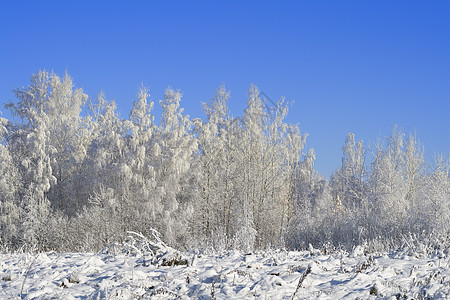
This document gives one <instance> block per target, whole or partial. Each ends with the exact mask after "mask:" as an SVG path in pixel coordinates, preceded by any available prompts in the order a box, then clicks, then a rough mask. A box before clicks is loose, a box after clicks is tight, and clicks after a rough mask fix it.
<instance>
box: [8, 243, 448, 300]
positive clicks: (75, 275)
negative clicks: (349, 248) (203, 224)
mask: <svg viewBox="0 0 450 300" xmlns="http://www.w3.org/2000/svg"><path fill="white" fill-rule="evenodd" d="M184 256H185V257H187V258H188V264H187V265H180V266H162V265H161V264H160V263H158V262H156V261H154V260H153V261H152V262H151V263H150V261H147V262H145V263H144V260H143V259H142V258H143V257H141V256H135V255H126V254H117V255H112V254H106V253H99V254H93V253H54V252H53V253H39V254H1V255H0V285H1V288H0V299H14V298H17V299H18V298H20V296H22V298H24V299H51V298H56V299H79V298H83V299H176V298H177V299H178V298H179V299H211V298H215V299H249V298H257V299H292V298H293V299H311V298H317V299H356V298H362V299H370V298H373V299H375V298H378V299H390V298H392V297H393V298H392V299H396V298H408V299H411V298H413V299H417V298H421V297H430V298H436V299H441V298H448V297H450V269H449V263H450V261H449V257H448V256H447V255H446V254H444V253H440V254H436V253H435V254H433V255H426V256H425V255H421V256H420V255H418V254H412V255H410V253H406V252H400V251H399V252H393V253H381V254H367V253H364V250H363V249H362V248H356V249H355V251H353V252H352V253H350V254H349V253H346V252H342V251H336V252H334V253H331V254H322V253H320V251H318V250H314V251H313V252H311V251H302V252H292V251H281V250H278V251H275V250H273V251H265V252H255V253H242V252H238V251H229V252H223V253H220V254H198V253H196V254H194V253H184Z"/></svg>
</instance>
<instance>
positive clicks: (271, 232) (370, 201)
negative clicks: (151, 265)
mask: <svg viewBox="0 0 450 300" xmlns="http://www.w3.org/2000/svg"><path fill="white" fill-rule="evenodd" d="M15 94H16V98H17V99H16V101H13V102H9V103H7V104H6V105H5V107H6V109H8V110H9V111H10V112H11V114H12V115H13V116H14V118H13V119H12V120H7V119H5V118H1V119H0V139H1V143H0V174H1V177H0V201H1V202H0V243H1V244H2V245H3V247H7V248H10V249H14V248H17V247H20V246H23V245H33V246H36V247H38V248H39V249H41V250H49V249H53V250H58V251H92V250H98V249H100V248H102V247H103V246H105V245H107V244H109V243H112V242H114V241H120V240H121V239H123V238H124V236H125V233H126V232H127V231H128V230H133V231H138V232H142V233H143V234H147V233H149V232H150V230H152V229H156V230H157V231H159V232H160V233H161V235H162V238H163V240H165V241H166V242H167V243H168V244H170V245H172V246H174V247H178V248H180V249H187V248H198V247H212V248H215V249H230V248H237V249H243V250H247V251H250V250H253V249H263V248H267V247H277V248H280V247H287V248H291V249H301V248H305V247H307V246H308V245H309V244H312V245H314V246H316V247H319V246H322V245H323V244H327V243H328V244H330V245H333V246H343V247H352V246H353V245H356V244H361V243H364V242H372V243H376V244H377V245H379V246H385V247H392V246H395V245H398V243H400V241H401V239H402V237H404V236H405V235H407V234H423V233H426V234H431V233H433V234H434V233H437V234H441V235H446V234H447V233H448V230H449V220H450V211H449V210H450V207H449V205H450V202H449V201H450V197H449V195H450V184H449V182H450V181H449V170H450V161H449V159H448V157H447V158H445V157H444V156H440V157H438V158H437V160H436V163H435V164H434V165H433V166H430V165H428V164H426V162H425V161H424V158H423V150H422V148H421V145H420V143H419V142H418V140H417V138H416V137H415V136H413V135H409V136H405V135H404V134H403V133H402V132H401V131H400V130H398V129H394V130H393V132H392V135H391V136H390V137H388V138H386V139H385V141H384V142H383V143H380V144H378V145H369V146H366V145H363V143H362V142H361V141H359V142H357V141H356V140H355V137H354V135H353V134H352V133H349V134H348V136H347V137H346V139H345V142H344V146H343V148H342V149H343V157H342V165H341V167H340V168H339V169H338V170H337V171H336V172H335V173H334V174H333V175H332V176H331V178H330V179H325V178H323V177H322V176H321V175H320V174H318V172H316V171H315V169H314V161H315V153H314V151H313V150H312V149H310V150H308V151H306V150H305V146H306V138H307V135H306V134H303V133H301V132H300V130H299V127H298V126H297V125H291V124H288V123H286V121H285V119H286V116H287V113H288V107H289V103H287V102H286V101H284V100H283V99H281V100H280V101H278V102H277V103H276V105H275V106H274V107H272V108H271V109H267V108H266V106H265V103H264V101H263V100H262V99H261V98H260V93H259V91H258V89H257V88H256V87H255V86H251V88H250V90H249V93H248V100H247V106H246V108H245V111H244V112H243V115H242V116H240V117H237V118H236V117H232V116H231V113H230V111H229V109H228V106H227V100H228V98H229V92H228V91H227V90H226V89H225V87H223V86H221V87H219V88H218V89H217V92H216V95H215V97H214V98H213V99H212V100H211V101H209V102H208V103H203V106H204V112H205V116H206V118H205V119H204V120H202V119H191V118H190V117H189V116H187V115H186V114H184V113H183V109H182V107H181V106H180V101H181V98H182V95H181V93H180V92H179V91H176V90H173V89H171V88H168V89H167V90H166V92H165V95H164V99H163V100H160V101H159V105H160V106H161V109H162V115H161V118H160V122H155V117H154V115H153V106H154V103H153V102H152V101H150V100H149V93H148V90H147V89H146V88H144V87H141V88H140V89H139V92H138V95H137V99H136V100H135V101H134V102H133V108H132V110H131V112H130V113H129V117H128V118H126V119H123V118H120V117H119V115H118V112H117V109H116V105H115V103H114V101H108V100H107V99H106V98H105V96H104V94H102V93H101V94H100V95H98V97H97V98H96V99H95V100H94V99H92V98H90V97H88V96H87V95H86V94H85V93H84V92H83V91H82V90H81V89H79V88H75V86H74V84H73V82H72V79H71V78H70V77H69V76H68V75H67V74H66V75H65V76H64V77H62V78H61V77H59V76H57V75H56V74H54V73H49V72H46V71H40V72H39V73H37V74H35V75H33V77H32V79H31V82H30V85H29V86H28V87H24V88H21V89H17V90H16V91H15Z"/></svg>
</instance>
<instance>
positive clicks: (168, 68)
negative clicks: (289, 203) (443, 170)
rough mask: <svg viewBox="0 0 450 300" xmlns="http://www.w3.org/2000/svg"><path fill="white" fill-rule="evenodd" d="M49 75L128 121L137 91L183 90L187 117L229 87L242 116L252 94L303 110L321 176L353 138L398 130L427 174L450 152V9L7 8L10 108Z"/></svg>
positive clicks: (1, 38)
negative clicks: (112, 106) (410, 137)
mask: <svg viewBox="0 0 450 300" xmlns="http://www.w3.org/2000/svg"><path fill="white" fill-rule="evenodd" d="M44 68H45V69H47V70H54V71H55V72H56V73H57V74H59V75H63V74H64V72H65V71H66V70H67V71H68V73H69V74H70V75H71V76H72V77H73V79H74V82H75V84H76V85H77V86H78V87H82V88H83V89H84V90H85V92H87V93H88V94H89V95H90V96H91V97H96V95H97V94H98V93H99V92H100V91H101V90H103V91H104V92H105V93H106V96H107V98H108V99H110V100H112V99H114V100H116V102H117V103H118V107H119V110H120V113H121V115H122V116H124V117H125V116H127V115H128V112H129V110H130V109H131V105H132V101H133V100H134V99H135V96H136V93H137V89H138V87H139V86H140V84H141V83H143V84H144V85H146V86H147V87H149V88H150V94H151V95H152V97H151V100H153V101H155V102H157V100H159V99H161V98H162V96H163V94H164V90H165V88H167V86H169V85H170V86H172V87H173V88H175V89H180V90H181V91H182V93H183V95H184V98H183V100H182V106H183V107H184V108H185V111H186V112H187V113H188V114H189V115H190V116H191V117H202V116H203V112H202V109H201V102H202V101H208V100H209V99H210V98H211V97H212V96H213V95H214V93H215V90H216V88H217V87H218V86H219V85H220V84H221V83H224V84H225V85H226V87H227V88H228V89H229V90H231V99H230V101H229V106H230V108H231V110H232V113H233V115H234V116H238V115H241V114H242V112H243V109H244V107H245V103H246V101H247V90H248V88H249V86H250V84H251V83H254V84H256V85H257V86H258V87H259V88H260V89H261V90H263V91H264V92H265V93H266V94H268V95H269V96H270V97H271V98H273V99H274V100H276V99H279V98H280V97H282V96H285V97H286V98H287V99H289V100H294V101H295V103H294V105H293V106H292V107H291V110H290V115H289V119H288V120H289V122H291V123H298V124H299V125H300V129H301V131H302V132H307V133H308V134H309V137H308V140H307V147H308V148H310V147H313V148H314V149H315V150H316V154H317V162H316V169H317V170H318V171H319V172H321V173H322V174H323V175H325V176H328V175H330V174H331V173H332V172H333V171H334V170H335V169H336V168H338V167H339V165H340V161H341V148H342V145H343V143H344V138H345V136H346V134H347V133H348V132H350V131H351V132H354V133H355V135H356V138H357V139H363V140H364V142H365V143H374V142H376V141H377V139H379V138H382V137H385V136H387V135H389V134H390V132H391V129H392V127H393V126H394V125H395V124H397V125H398V126H399V127H401V128H402V129H403V130H404V131H405V132H414V131H415V132H416V133H417V136H418V137H419V139H420V140H421V141H422V143H423V144H424V146H425V151H426V158H427V160H429V161H432V160H433V156H434V153H444V154H445V155H447V154H448V152H449V150H450V1H296V2H294V1H271V2H269V1H220V2H219V1H158V2H156V1H121V2H118V1H3V2H2V4H1V6H0V102H1V103H5V102H6V101H8V100H10V99H14V95H13V93H12V90H13V89H14V88H16V87H22V86H25V85H27V84H28V82H29V78H30V77H31V75H32V74H33V73H36V72H37V71H38V70H40V69H44ZM1 110H2V111H3V113H4V116H5V115H6V116H7V114H6V113H5V109H4V108H3V107H2V108H1ZM156 113H158V111H156Z"/></svg>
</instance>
